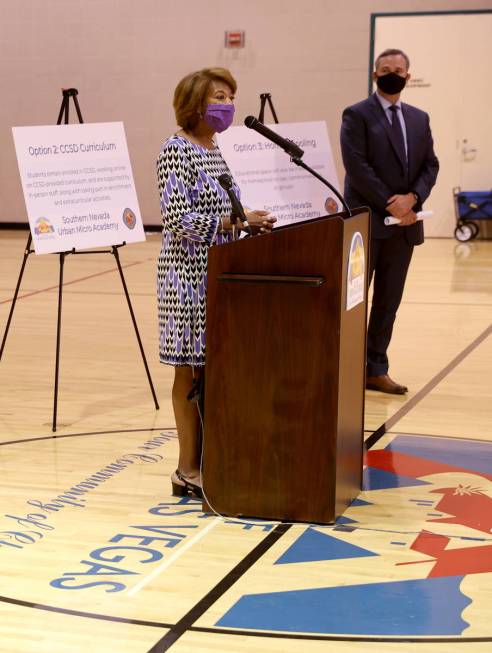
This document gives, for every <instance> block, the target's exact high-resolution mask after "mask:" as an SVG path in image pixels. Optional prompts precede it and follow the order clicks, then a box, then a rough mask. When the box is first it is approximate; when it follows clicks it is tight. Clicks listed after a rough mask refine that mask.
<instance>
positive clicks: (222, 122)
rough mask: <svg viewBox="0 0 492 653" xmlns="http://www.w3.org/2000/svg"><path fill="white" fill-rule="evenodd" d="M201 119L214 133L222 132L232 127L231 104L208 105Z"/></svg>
mask: <svg viewBox="0 0 492 653" xmlns="http://www.w3.org/2000/svg"><path fill="white" fill-rule="evenodd" d="M203 119H204V120H205V122H206V123H207V125H210V127H212V129H214V130H215V131H216V132H219V133H220V132H223V131H225V130H226V129H227V128H228V127H230V126H231V125H232V121H233V120H234V105H233V104H209V105H208V106H207V110H206V111H205V115H204V116H203Z"/></svg>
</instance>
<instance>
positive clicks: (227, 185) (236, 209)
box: [218, 173, 251, 230]
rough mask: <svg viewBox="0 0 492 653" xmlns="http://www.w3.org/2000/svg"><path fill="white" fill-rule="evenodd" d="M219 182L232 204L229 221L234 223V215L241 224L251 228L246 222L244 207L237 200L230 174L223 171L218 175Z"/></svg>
mask: <svg viewBox="0 0 492 653" xmlns="http://www.w3.org/2000/svg"><path fill="white" fill-rule="evenodd" d="M218 181H219V184H220V185H221V186H222V188H223V189H224V190H225V192H226V193H227V195H228V196H229V199H230V201H231V206H232V213H231V222H232V224H235V223H236V217H238V218H239V219H240V220H241V222H242V223H243V225H244V226H245V227H248V228H249V230H250V229H251V228H250V226H249V223H248V220H247V218H246V216H245V215H244V209H243V205H242V204H241V202H240V201H239V200H238V198H237V195H236V193H235V192H234V191H233V189H232V177H231V175H228V174H227V173H224V174H223V175H220V177H219V179H218Z"/></svg>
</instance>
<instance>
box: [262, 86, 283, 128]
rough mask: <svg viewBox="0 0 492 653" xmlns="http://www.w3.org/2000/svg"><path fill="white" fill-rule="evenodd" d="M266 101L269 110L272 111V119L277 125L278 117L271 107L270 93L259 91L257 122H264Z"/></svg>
mask: <svg viewBox="0 0 492 653" xmlns="http://www.w3.org/2000/svg"><path fill="white" fill-rule="evenodd" d="M267 102H268V106H269V107H270V111H271V112H272V116H273V119H274V120H275V123H276V124H277V125H278V118H277V114H276V113H275V109H274V108H273V102H272V94H271V93H260V113H259V114H258V122H261V123H262V124H264V122H265V105H266V103H267Z"/></svg>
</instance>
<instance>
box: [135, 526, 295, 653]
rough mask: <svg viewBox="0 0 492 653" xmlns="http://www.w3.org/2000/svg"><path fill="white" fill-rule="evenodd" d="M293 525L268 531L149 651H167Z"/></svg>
mask: <svg viewBox="0 0 492 653" xmlns="http://www.w3.org/2000/svg"><path fill="white" fill-rule="evenodd" d="M291 527H292V525H291V524H279V525H278V526H275V528H274V529H273V530H272V531H270V533H268V535H267V536H266V537H265V538H264V539H263V540H261V542H259V543H258V544H257V545H256V546H255V547H254V549H252V550H251V551H250V552H249V553H248V554H247V555H246V556H245V557H244V558H243V559H242V560H241V561H240V562H238V564H237V565H236V566H235V567H234V568H233V569H231V571H230V572H229V573H228V574H226V575H225V576H224V577H223V578H222V580H220V581H219V582H218V583H217V584H216V585H215V587H213V588H212V589H211V590H210V591H209V592H208V593H207V594H206V595H205V596H204V597H203V598H202V599H200V601H198V603H196V604H195V605H194V606H193V607H192V608H191V610H189V611H188V612H187V613H186V614H185V615H184V616H183V617H181V619H180V620H179V621H178V622H176V624H174V626H171V628H170V629H169V631H168V632H167V633H166V634H165V635H164V637H162V638H161V639H160V640H159V641H158V642H157V643H156V644H155V645H154V646H153V647H152V648H151V649H149V651H148V653H161V651H167V650H168V649H169V648H170V647H171V646H172V645H173V644H174V643H175V642H176V641H177V640H178V639H180V637H182V636H183V635H184V634H185V633H186V632H187V631H188V630H190V628H191V626H192V625H193V624H194V623H195V622H196V621H197V620H198V619H199V618H200V617H201V616H202V615H203V614H205V612H206V611H207V610H208V609H209V608H210V607H211V606H212V605H213V604H214V603H215V602H216V601H217V600H218V599H219V598H221V597H222V596H223V595H224V594H225V593H226V592H227V591H228V590H229V589H230V588H231V587H232V586H233V585H234V584H235V583H236V582H237V581H238V580H239V579H240V578H241V577H242V576H243V575H244V574H245V573H246V572H247V571H248V570H249V569H250V568H251V567H252V566H253V565H254V564H256V562H258V560H259V559H260V558H261V557H262V556H263V555H264V554H265V553H266V552H267V551H268V550H269V549H271V547H272V546H273V545H274V544H276V543H277V542H278V540H279V539H280V538H281V537H282V536H283V535H284V534H285V533H286V532H287V531H288V530H289V529H290V528H291Z"/></svg>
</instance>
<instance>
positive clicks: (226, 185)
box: [218, 172, 232, 190]
mask: <svg viewBox="0 0 492 653" xmlns="http://www.w3.org/2000/svg"><path fill="white" fill-rule="evenodd" d="M218 181H219V184H220V185H221V186H222V188H223V189H224V190H229V189H230V188H232V179H231V176H230V175H228V174H227V173H225V172H224V174H223V175H220V177H219V180H218Z"/></svg>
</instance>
